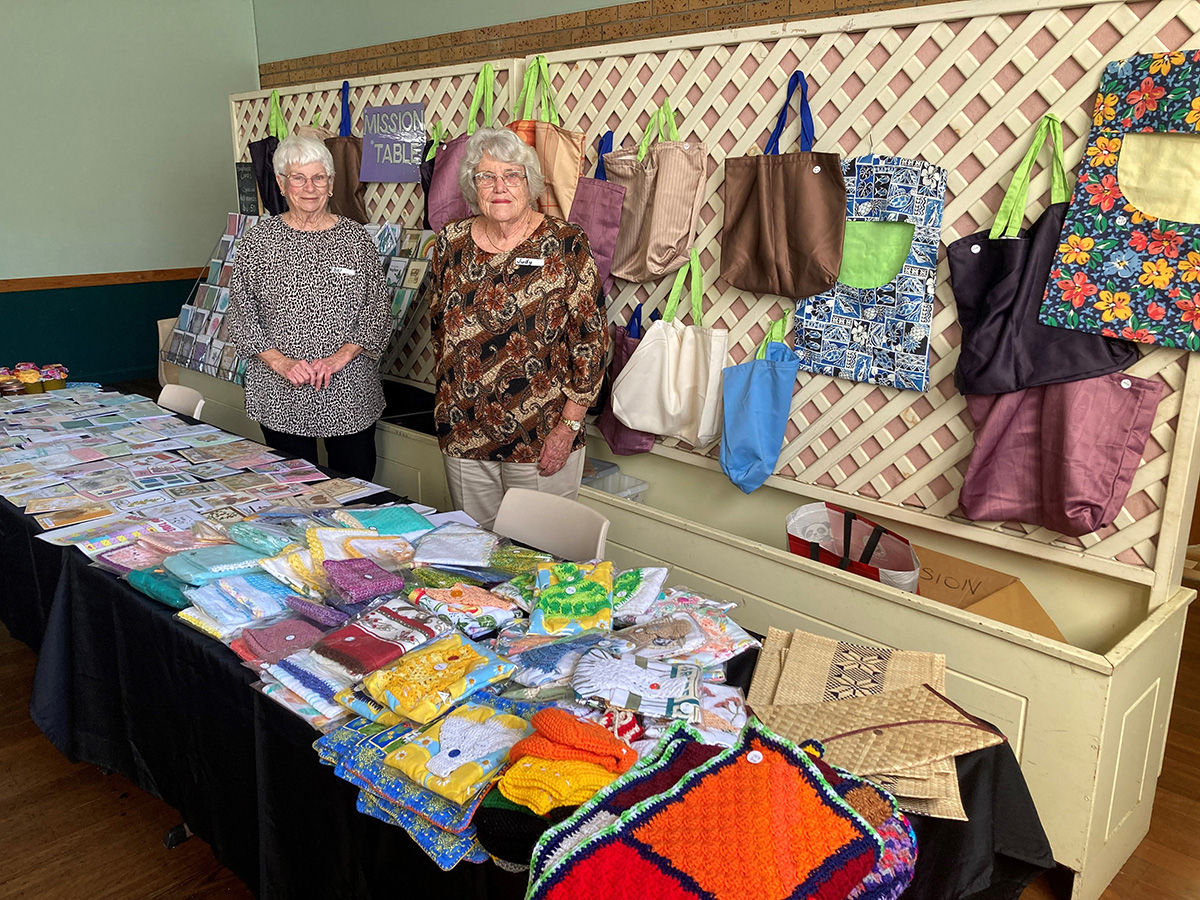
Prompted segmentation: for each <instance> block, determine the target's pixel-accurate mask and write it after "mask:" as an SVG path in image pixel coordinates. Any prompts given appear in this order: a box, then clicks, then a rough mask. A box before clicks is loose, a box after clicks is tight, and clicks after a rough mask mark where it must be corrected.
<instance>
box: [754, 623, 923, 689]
mask: <svg viewBox="0 0 1200 900" xmlns="http://www.w3.org/2000/svg"><path fill="white" fill-rule="evenodd" d="M756 674H757V673H756ZM920 684H927V685H929V686H930V687H932V688H933V689H934V690H935V691H939V692H942V693H945V690H946V657H945V656H943V655H942V654H940V653H924V652H921V651H916V650H889V649H888V648H886V647H872V646H869V645H865V644H850V643H847V642H845V641H837V640H834V639H833V638H828V637H822V636H821V635H819V634H810V633H809V632H807V631H800V630H798V629H797V630H796V631H793V632H792V638H791V641H790V643H789V645H788V648H787V656H786V659H785V661H784V664H783V671H782V672H781V673H780V675H779V678H778V682H777V685H776V688H775V694H774V696H773V698H772V699H771V700H770V701H769V702H771V703H774V704H781V703H785V704H793V703H820V702H822V701H833V700H846V699H848V698H851V697H867V696H871V695H872V694H880V693H883V692H884V691H895V690H900V689H901V688H907V687H913V686H914V685H920ZM747 699H749V698H747ZM760 702H768V701H766V700H761V701H760ZM751 703H752V704H753V701H751Z"/></svg>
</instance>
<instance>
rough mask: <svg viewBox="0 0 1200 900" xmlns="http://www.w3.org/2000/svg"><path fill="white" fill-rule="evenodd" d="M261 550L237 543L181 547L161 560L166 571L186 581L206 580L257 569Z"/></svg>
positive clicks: (198, 582) (247, 572)
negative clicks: (257, 550) (192, 548)
mask: <svg viewBox="0 0 1200 900" xmlns="http://www.w3.org/2000/svg"><path fill="white" fill-rule="evenodd" d="M261 556H262V554H260V553H256V552H255V551H253V550H248V549H247V548H245V547H241V546H239V545H237V544H219V545H217V546H214V547H201V548H199V549H196V550H184V551H182V552H181V553H176V554H175V555H174V556H169V557H167V559H166V560H165V561H164V562H163V565H164V566H166V569H167V571H168V572H170V573H171V574H172V575H174V576H175V577H176V578H178V579H180V580H181V581H186V582H187V583H188V584H196V585H200V584H207V583H208V582H210V581H214V580H216V579H217V578H222V577H225V576H233V575H246V574H249V573H250V572H254V571H257V570H259V569H260V566H259V565H258V561H259V559H260V558H261Z"/></svg>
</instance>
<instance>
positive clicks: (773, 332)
mask: <svg viewBox="0 0 1200 900" xmlns="http://www.w3.org/2000/svg"><path fill="white" fill-rule="evenodd" d="M791 319H792V313H791V311H790V310H786V309H785V310H784V311H783V316H782V317H781V318H779V319H776V320H775V321H774V322H772V323H771V327H770V328H768V329H767V333H766V334H765V335H763V339H762V343H761V344H759V345H758V352H757V353H755V354H754V358H755V359H766V358H767V344H773V343H776V342H778V343H780V344H783V343H787V341H786V338H787V333H788V325H790V324H791Z"/></svg>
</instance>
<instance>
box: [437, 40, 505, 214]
mask: <svg viewBox="0 0 1200 900" xmlns="http://www.w3.org/2000/svg"><path fill="white" fill-rule="evenodd" d="M495 88H496V73H495V72H494V71H493V70H492V66H491V63H484V64H483V67H482V68H481V69H480V70H479V77H478V78H477V79H476V81H475V93H474V95H473V96H472V97H471V109H470V111H469V112H468V113H467V133H466V134H460V135H459V136H458V137H456V138H454V139H453V140H449V141H447V142H446V143H444V144H442V146H441V148H440V149H439V150H438V151H437V155H436V156H434V163H433V175H432V177H431V178H430V180H429V190H428V192H427V193H426V194H425V211H426V213H427V214H428V217H429V228H430V229H431V230H433V231H441V230H442V229H443V228H444V227H445V226H446V223H447V222H453V221H454V220H455V219H465V218H466V217H467V216H469V215H471V207H469V206H467V200H466V198H465V197H463V195H462V190H461V189H460V188H459V186H458V164H459V163H460V162H461V161H462V158H463V155H464V154H465V153H466V152H467V140H468V139H469V138H470V136H471V135H473V134H474V133H475V127H476V126H475V117H476V116H477V115H478V113H479V109H480V106H481V105H482V107H483V124H484V127H485V128H491V127H492V125H493V124H494V123H493V117H492V103H493V101H494V99H495Z"/></svg>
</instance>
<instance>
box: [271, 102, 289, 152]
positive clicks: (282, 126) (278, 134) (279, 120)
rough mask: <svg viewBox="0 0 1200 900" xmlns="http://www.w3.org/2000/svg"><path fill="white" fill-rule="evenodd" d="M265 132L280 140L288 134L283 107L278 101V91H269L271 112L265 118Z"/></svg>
mask: <svg viewBox="0 0 1200 900" xmlns="http://www.w3.org/2000/svg"><path fill="white" fill-rule="evenodd" d="M267 133H268V134H269V135H271V137H274V138H279V140H281V141H282V140H283V139H284V138H286V137H287V136H288V130H287V120H285V119H284V118H283V107H282V106H281V105H280V103H279V91H271V112H270V114H269V115H268V118H267Z"/></svg>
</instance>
